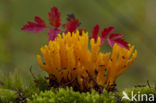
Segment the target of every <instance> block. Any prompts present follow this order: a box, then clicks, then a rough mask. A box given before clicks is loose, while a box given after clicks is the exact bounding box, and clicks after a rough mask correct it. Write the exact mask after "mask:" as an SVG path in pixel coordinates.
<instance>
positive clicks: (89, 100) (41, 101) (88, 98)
mask: <svg viewBox="0 0 156 103" xmlns="http://www.w3.org/2000/svg"><path fill="white" fill-rule="evenodd" d="M27 100H28V103H116V98H115V96H114V94H113V93H112V92H109V93H108V92H107V91H106V90H103V93H101V94H99V93H98V92H96V91H95V90H92V91H91V93H89V92H86V93H80V92H75V91H73V89H72V88H66V89H64V88H60V89H59V90H58V91H45V92H41V93H40V94H35V95H32V99H27Z"/></svg>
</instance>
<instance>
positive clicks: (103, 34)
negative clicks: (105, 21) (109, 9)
mask: <svg viewBox="0 0 156 103" xmlns="http://www.w3.org/2000/svg"><path fill="white" fill-rule="evenodd" d="M114 29H115V27H113V26H109V27H108V28H104V30H103V31H102V32H101V36H100V37H101V45H102V44H103V43H104V41H105V40H106V38H107V36H108V35H109V34H110V33H111V32H113V31H114Z"/></svg>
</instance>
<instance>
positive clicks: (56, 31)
mask: <svg viewBox="0 0 156 103" xmlns="http://www.w3.org/2000/svg"><path fill="white" fill-rule="evenodd" d="M60 31H61V30H60V29H58V28H51V29H50V30H49V32H48V35H49V37H48V41H50V40H51V41H53V40H55V38H56V37H57V35H58V34H59V33H60Z"/></svg>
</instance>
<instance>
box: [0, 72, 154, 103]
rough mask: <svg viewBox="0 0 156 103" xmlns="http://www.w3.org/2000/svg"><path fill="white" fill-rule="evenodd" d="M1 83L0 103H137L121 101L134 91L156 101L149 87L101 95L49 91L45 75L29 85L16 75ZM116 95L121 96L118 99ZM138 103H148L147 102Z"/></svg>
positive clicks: (59, 90)
mask: <svg viewBox="0 0 156 103" xmlns="http://www.w3.org/2000/svg"><path fill="white" fill-rule="evenodd" d="M0 81H1V82H3V83H1V84H0V103H1V102H2V103H3V102H4V103H10V102H12V103H19V102H21V99H22V100H24V101H27V102H26V103H116V102H119V103H120V102H121V103H136V102H135V101H128V100H123V101H121V100H120V99H121V97H122V96H123V94H122V92H123V91H124V92H126V93H127V95H128V96H129V97H131V92H132V91H133V93H134V94H137V93H139V94H147V95H148V94H154V96H155V97H154V100H156V89H155V88H149V87H137V88H129V89H125V90H123V91H121V92H117V93H114V92H107V91H106V90H103V92H102V93H101V94H99V93H98V92H96V91H95V90H92V91H91V92H82V93H80V92H78V91H77V92H76V91H73V89H72V88H68V87H67V88H59V89H54V88H51V90H49V85H48V81H47V80H46V79H45V78H44V76H43V75H38V76H36V77H35V80H32V79H31V80H30V82H29V83H27V84H26V83H24V82H23V79H22V77H20V76H18V75H17V74H16V73H15V74H14V75H13V74H10V75H9V76H8V77H1V78H0ZM21 94H22V95H21ZM115 94H116V95H119V96H118V98H117V96H115ZM137 103H146V101H141V102H137ZM147 103H148V102H147Z"/></svg>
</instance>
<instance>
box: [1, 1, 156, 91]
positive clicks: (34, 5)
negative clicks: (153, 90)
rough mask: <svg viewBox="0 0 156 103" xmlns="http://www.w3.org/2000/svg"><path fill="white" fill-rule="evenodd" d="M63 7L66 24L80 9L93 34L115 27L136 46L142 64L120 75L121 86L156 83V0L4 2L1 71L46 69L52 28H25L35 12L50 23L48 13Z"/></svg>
mask: <svg viewBox="0 0 156 103" xmlns="http://www.w3.org/2000/svg"><path fill="white" fill-rule="evenodd" d="M52 6H57V7H58V8H59V10H60V12H61V17H62V22H63V23H65V19H66V14H69V13H74V14H75V16H76V17H77V18H79V20H80V21H81V23H82V25H81V27H84V28H86V29H87V31H89V33H90V32H91V30H92V28H93V26H94V25H96V24H100V26H101V30H102V29H103V28H104V27H107V26H110V25H113V26H115V27H116V30H115V32H119V33H122V34H124V38H125V39H126V40H127V41H129V42H130V43H132V44H134V45H135V46H136V48H137V50H138V57H137V60H136V62H135V63H134V64H133V65H132V66H131V67H130V68H129V69H128V70H127V71H126V72H125V73H124V74H123V75H122V76H120V77H119V78H118V79H117V87H118V88H119V89H122V88H126V87H131V86H134V85H137V84H145V83H146V81H147V80H150V82H151V83H155V81H156V74H155V73H156V48H155V45H156V40H154V39H156V0H0V75H2V74H5V75H7V74H8V73H9V72H13V71H14V70H17V71H18V73H19V74H20V75H22V76H23V77H24V78H25V80H28V78H30V73H29V68H30V66H31V65H32V66H33V71H34V72H36V73H38V72H41V70H40V69H39V66H38V65H37V61H36V54H38V53H39V52H40V50H39V49H40V47H41V46H42V45H44V44H46V43H47V39H48V36H47V35H48V34H47V31H45V32H43V33H40V34H38V35H34V34H32V33H25V32H22V31H21V30H20V28H21V27H22V25H23V24H26V22H27V21H28V20H33V19H34V16H41V17H42V18H44V19H46V22H47V23H48V20H47V18H48V12H49V11H50V8H51V7H52Z"/></svg>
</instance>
